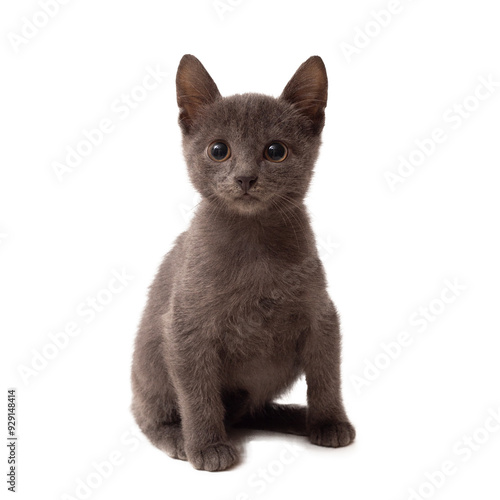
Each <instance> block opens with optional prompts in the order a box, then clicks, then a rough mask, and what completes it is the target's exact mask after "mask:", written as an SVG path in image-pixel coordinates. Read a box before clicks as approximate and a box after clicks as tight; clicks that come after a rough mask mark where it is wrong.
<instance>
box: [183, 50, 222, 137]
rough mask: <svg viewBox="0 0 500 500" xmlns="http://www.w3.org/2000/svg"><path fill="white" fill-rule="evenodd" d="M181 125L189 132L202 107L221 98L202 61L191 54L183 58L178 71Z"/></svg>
mask: <svg viewBox="0 0 500 500" xmlns="http://www.w3.org/2000/svg"><path fill="white" fill-rule="evenodd" d="M175 82H176V86H177V104H178V106H179V109H180V114H179V123H180V125H181V127H182V129H183V130H184V131H185V132H188V131H189V129H190V128H191V125H192V124H193V120H194V119H195V117H196V115H197V114H198V113H199V110H200V108H201V107H203V106H205V105H206V104H210V103H212V102H213V101H215V100H216V99H218V98H219V97H221V95H220V92H219V89H218V88H217V85H215V82H214V81H213V80H212V77H211V76H210V75H209V74H208V72H207V70H206V69H205V68H204V67H203V64H201V62H200V61H198V59H197V58H196V57H194V56H192V55H191V54H186V55H185V56H183V57H182V59H181V62H180V63H179V68H178V69H177V77H176V80H175Z"/></svg>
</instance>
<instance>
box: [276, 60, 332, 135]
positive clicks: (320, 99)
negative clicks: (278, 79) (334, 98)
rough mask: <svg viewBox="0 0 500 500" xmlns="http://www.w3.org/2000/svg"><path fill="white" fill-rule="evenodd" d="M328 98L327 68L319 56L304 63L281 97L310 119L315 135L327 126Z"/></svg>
mask: <svg viewBox="0 0 500 500" xmlns="http://www.w3.org/2000/svg"><path fill="white" fill-rule="evenodd" d="M327 98H328V79H327V76H326V68H325V65H324V63H323V60H322V59H321V57H319V56H312V57H310V58H309V59H308V60H307V61H306V62H304V63H302V65H301V66H300V67H299V69H298V70H297V71H296V72H295V74H294V75H293V77H292V79H291V80H290V81H289V82H288V84H287V86H286V87H285V90H283V93H282V94H281V96H280V99H284V100H285V101H288V102H289V103H291V104H293V105H294V106H295V107H296V108H297V109H298V110H299V111H300V112H301V113H302V114H303V115H304V116H305V117H307V118H309V120H310V121H311V124H312V129H313V133H314V134H319V133H320V132H321V130H322V129H323V125H324V124H325V108H326V101H327Z"/></svg>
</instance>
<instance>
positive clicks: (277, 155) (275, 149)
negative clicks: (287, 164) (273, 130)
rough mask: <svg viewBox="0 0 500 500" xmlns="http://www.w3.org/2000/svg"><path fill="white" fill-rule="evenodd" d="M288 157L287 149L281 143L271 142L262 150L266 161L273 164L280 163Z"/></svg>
mask: <svg viewBox="0 0 500 500" xmlns="http://www.w3.org/2000/svg"><path fill="white" fill-rule="evenodd" d="M287 156H288V149H287V147H286V146H285V145H284V144H283V143H282V142H273V143H271V144H269V146H267V147H266V149H265V150H264V157H265V158H266V160H269V161H272V162H274V163H280V162H282V161H283V160H284V159H285V158H286V157H287Z"/></svg>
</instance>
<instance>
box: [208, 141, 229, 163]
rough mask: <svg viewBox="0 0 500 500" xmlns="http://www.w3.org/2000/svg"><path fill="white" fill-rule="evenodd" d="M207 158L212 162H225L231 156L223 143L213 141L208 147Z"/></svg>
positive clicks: (227, 147)
mask: <svg viewBox="0 0 500 500" xmlns="http://www.w3.org/2000/svg"><path fill="white" fill-rule="evenodd" d="M208 156H210V158H211V159H212V160H214V161H218V162H221V161H226V160H227V159H228V158H229V156H231V150H230V149H229V146H228V145H227V144H226V143H225V142H222V141H215V142H212V144H210V146H208Z"/></svg>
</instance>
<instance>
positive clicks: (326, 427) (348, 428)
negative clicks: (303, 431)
mask: <svg viewBox="0 0 500 500" xmlns="http://www.w3.org/2000/svg"><path fill="white" fill-rule="evenodd" d="M355 437H356V431H355V430H354V427H353V426H352V425H351V424H350V423H349V422H332V423H327V424H320V425H316V426H314V427H312V428H311V430H310V432H309V440H310V441H311V443H312V444H317V445H318V446H331V447H332V448H340V447H342V446H347V445H349V444H351V443H352V442H353V441H354V438H355Z"/></svg>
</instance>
